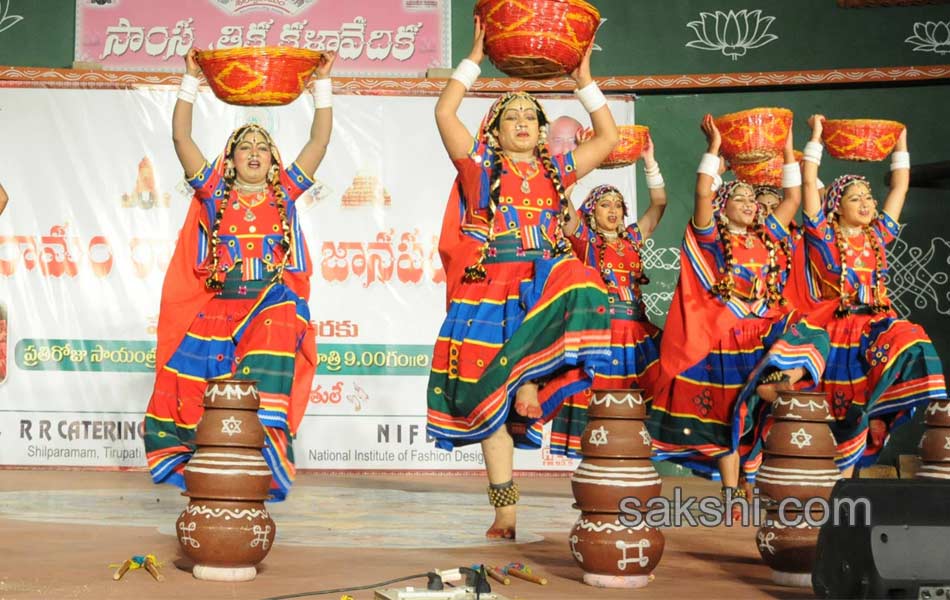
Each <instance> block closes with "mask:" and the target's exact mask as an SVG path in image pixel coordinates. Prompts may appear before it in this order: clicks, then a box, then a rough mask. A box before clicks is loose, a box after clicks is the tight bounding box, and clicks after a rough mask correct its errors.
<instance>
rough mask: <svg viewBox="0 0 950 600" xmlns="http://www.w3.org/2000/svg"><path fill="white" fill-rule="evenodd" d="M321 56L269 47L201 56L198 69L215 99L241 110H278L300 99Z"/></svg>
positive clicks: (297, 50) (295, 49)
mask: <svg viewBox="0 0 950 600" xmlns="http://www.w3.org/2000/svg"><path fill="white" fill-rule="evenodd" d="M321 56H322V54H321V53H320V52H316V51H314V50H302V49H300V48H287V47H283V46H281V47H275V46H267V47H261V48H228V49H224V50H206V51H204V52H199V53H198V65H199V66H200V67H201V70H202V71H204V74H205V79H207V80H208V85H210V86H211V90H212V91H213V92H214V95H215V96H217V97H218V98H220V99H221V100H223V101H225V102H227V103H228V104H237V105H239V106H278V105H282V104H289V103H290V102H293V101H294V100H296V99H297V97H298V96H300V93H301V92H303V90H304V87H306V85H307V81H309V79H310V76H311V75H312V74H313V71H314V69H316V68H317V64H319V62H320V57H321Z"/></svg>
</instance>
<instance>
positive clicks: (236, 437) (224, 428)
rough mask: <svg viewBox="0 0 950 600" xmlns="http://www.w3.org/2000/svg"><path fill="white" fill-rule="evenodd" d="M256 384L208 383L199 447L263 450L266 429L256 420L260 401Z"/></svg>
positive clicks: (235, 381)
mask: <svg viewBox="0 0 950 600" xmlns="http://www.w3.org/2000/svg"><path fill="white" fill-rule="evenodd" d="M255 384H256V382H254V381H251V380H247V379H219V380H217V381H212V382H210V383H208V387H207V389H206V390H205V394H204V402H203V406H204V413H203V414H202V415H201V419H200V420H199V421H198V426H197V429H196V431H195V444H196V445H197V446H226V447H232V448H263V447H264V427H263V425H261V420H260V419H259V418H258V416H257V411H258V409H259V408H260V405H261V397H260V395H259V394H258V392H257V386H256V385H255Z"/></svg>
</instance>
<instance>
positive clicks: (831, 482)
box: [755, 455, 841, 503]
mask: <svg viewBox="0 0 950 600" xmlns="http://www.w3.org/2000/svg"><path fill="white" fill-rule="evenodd" d="M839 479H841V471H839V470H838V466H837V465H836V464H835V461H834V460H833V459H831V458H824V457H819V458H804V457H792V456H771V455H769V456H766V458H765V461H764V462H763V463H762V466H761V467H760V468H759V472H758V475H756V478H755V485H756V487H758V488H759V491H760V493H761V494H762V496H765V497H767V498H770V499H772V500H775V501H776V502H779V501H781V500H783V499H785V498H797V499H798V500H801V501H802V503H804V502H806V501H807V500H809V499H811V498H824V499H826V500H827V499H829V498H831V489H832V488H833V487H834V486H835V482H837V481H838V480H839Z"/></svg>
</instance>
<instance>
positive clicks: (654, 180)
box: [555, 139, 666, 452]
mask: <svg viewBox="0 0 950 600" xmlns="http://www.w3.org/2000/svg"><path fill="white" fill-rule="evenodd" d="M643 160H644V172H645V174H646V179H647V188H648V189H649V191H650V205H649V207H648V208H647V210H646V211H644V213H643V214H642V215H641V216H640V217H639V218H638V219H637V221H636V222H635V223H631V224H630V225H627V224H626V218H627V214H628V213H627V204H626V202H625V200H624V197H623V194H621V192H620V190H618V189H617V188H615V187H614V186H611V185H599V186H597V187H595V188H594V189H593V190H591V191H590V193H589V194H588V195H587V198H585V199H584V202H583V203H582V204H581V207H580V209H579V211H578V212H579V213H580V219H579V220H578V227H577V230H576V231H575V232H574V233H573V234H572V235H571V244H572V245H573V246H574V251H575V253H576V254H577V256H578V257H579V258H580V259H581V260H583V261H584V262H585V263H586V264H587V265H589V266H591V267H594V268H596V269H597V271H598V272H599V273H600V275H601V277H602V278H603V280H604V283H605V284H606V285H607V292H608V294H609V299H608V300H609V302H610V308H609V311H608V312H609V313H610V363H609V365H608V366H607V368H606V369H605V370H604V371H601V372H598V373H597V374H596V376H595V377H594V383H593V385H592V387H591V390H613V389H629V388H639V389H641V390H643V395H644V398H645V399H646V400H647V402H650V401H652V399H653V393H654V389H655V387H656V381H657V378H658V376H659V372H660V335H661V332H660V329H659V328H658V327H657V326H656V325H654V324H653V323H651V322H650V320H649V319H648V318H647V315H646V307H645V305H644V302H643V294H642V291H641V285H644V284H646V283H649V279H648V278H647V276H646V274H645V273H644V269H643V260H642V257H641V254H640V251H641V248H643V242H644V240H646V239H648V238H649V237H650V236H651V235H653V232H654V230H655V229H656V227H657V225H658V224H659V222H660V219H661V218H662V217H663V212H664V211H665V210H666V184H665V183H664V181H663V176H662V175H661V174H660V166H659V165H658V164H657V162H656V159H655V157H654V147H653V141H652V140H650V139H648V141H647V145H646V147H645V148H644V151H643ZM591 390H587V391H585V392H584V393H583V394H577V395H575V396H572V397H571V399H570V401H569V402H568V403H567V404H566V405H565V407H564V408H563V409H562V410H561V412H560V413H558V416H557V417H556V420H555V423H556V424H558V425H559V426H558V427H557V430H558V431H577V430H580V431H581V432H583V430H584V427H585V426H586V423H587V420H586V410H587V406H588V405H589V404H590V398H591ZM575 417H579V419H578V421H577V422H575V423H563V421H565V420H567V419H573V418H575ZM573 450H576V451H578V452H579V451H580V448H576V449H573Z"/></svg>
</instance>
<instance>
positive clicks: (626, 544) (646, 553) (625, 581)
mask: <svg viewBox="0 0 950 600" xmlns="http://www.w3.org/2000/svg"><path fill="white" fill-rule="evenodd" d="M568 542H569V543H570V547H571V554H572V555H573V556H574V560H575V561H577V564H578V565H580V566H581V568H582V569H584V583H587V584H588V585H594V586H598V587H643V586H645V585H646V584H647V582H648V581H649V574H650V572H651V571H653V570H654V569H655V568H656V566H657V564H658V563H659V562H660V558H661V557H662V556H663V546H664V544H665V540H664V538H663V533H662V532H661V531H660V530H658V529H654V528H652V527H647V526H646V525H645V524H640V525H638V526H637V527H627V526H626V525H624V524H623V523H621V522H620V520H619V518H618V515H617V513H615V512H612V513H597V512H582V513H581V516H580V517H579V518H578V519H577V522H576V523H575V524H574V528H573V529H571V533H570V537H569V538H568Z"/></svg>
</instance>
